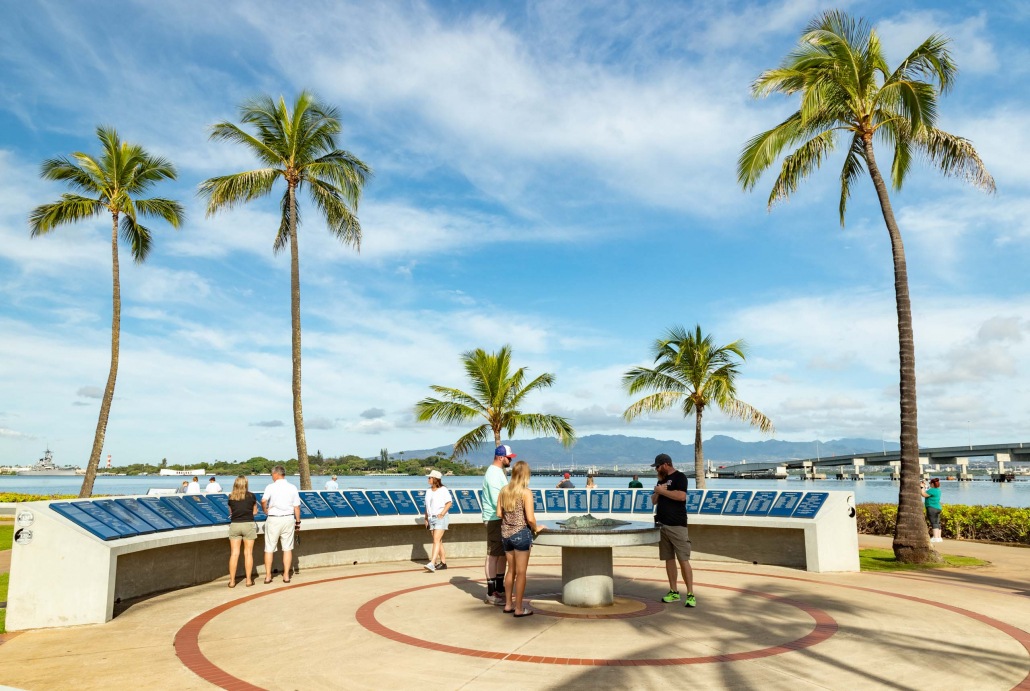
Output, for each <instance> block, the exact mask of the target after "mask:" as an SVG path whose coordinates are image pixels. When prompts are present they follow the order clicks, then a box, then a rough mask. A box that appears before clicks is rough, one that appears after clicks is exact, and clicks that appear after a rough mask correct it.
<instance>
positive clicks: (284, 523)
mask: <svg viewBox="0 0 1030 691" xmlns="http://www.w3.org/2000/svg"><path fill="white" fill-rule="evenodd" d="M294 520H295V519H294V517H293V516H292V515H290V516H269V517H268V518H267V519H266V520H265V552H274V551H275V543H276V542H278V541H279V540H282V543H283V551H284V552H289V551H291V550H292V549H293V521H294Z"/></svg>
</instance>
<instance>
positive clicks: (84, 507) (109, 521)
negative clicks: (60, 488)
mask: <svg viewBox="0 0 1030 691" xmlns="http://www.w3.org/2000/svg"><path fill="white" fill-rule="evenodd" d="M72 506H74V507H75V508H77V509H79V510H80V511H82V512H83V513H84V514H86V515H88V516H89V517H90V518H92V519H93V520H96V521H100V522H101V523H103V524H104V525H106V526H107V527H108V528H110V529H111V530H113V531H115V532H116V533H118V537H133V536H134V535H139V531H138V530H136V529H135V528H133V527H132V526H131V525H129V524H128V523H126V522H125V521H122V520H120V519H118V518H115V516H114V515H113V514H110V513H108V512H106V511H104V510H103V509H102V508H100V507H99V506H97V505H96V504H94V503H93V502H91V501H76V502H72Z"/></svg>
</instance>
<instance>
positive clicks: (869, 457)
mask: <svg viewBox="0 0 1030 691" xmlns="http://www.w3.org/2000/svg"><path fill="white" fill-rule="evenodd" d="M974 458H991V459H993V460H994V462H995V463H996V464H997V472H995V473H991V479H992V480H994V481H995V482H1011V481H1012V480H1013V479H1014V478H1015V477H1016V475H1017V474H1018V473H1017V472H1015V471H1014V470H1013V469H1012V467H1011V466H1013V465H1015V464H1021V463H1025V464H1030V442H1013V443H1011V444H980V445H970V446H942V447H937V448H929V449H920V450H919V469H920V475H924V476H925V475H928V474H929V472H928V471H929V467H930V466H931V465H933V466H940V465H956V466H958V468H959V472H958V475H957V478H958V479H959V480H971V479H972V475H970V473H969V461H970V459H974ZM864 466H889V467H890V469H891V479H892V480H897V479H900V478H901V451H882V452H880V453H854V454H845V455H842V456H826V457H821V458H798V459H791V460H787V461H765V462H755V463H739V464H737V465H730V466H725V467H721V468H719V469H718V470H717V471H716V472H715V475H714V477H719V478H760V477H786V476H787V471H788V470H801V471H802V477H803V478H804V479H806V480H823V479H826V473H823V472H819V469H831V468H832V469H835V470H836V472H835V476H836V477H837V479H841V480H862V479H864V474H863V473H862V468H863V467H864ZM1007 467H1008V469H1006V468H1007Z"/></svg>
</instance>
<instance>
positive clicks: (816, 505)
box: [791, 492, 830, 518]
mask: <svg viewBox="0 0 1030 691" xmlns="http://www.w3.org/2000/svg"><path fill="white" fill-rule="evenodd" d="M829 496H830V493H829V492H808V493H807V494H805V496H804V498H803V499H802V500H801V501H799V502H798V506H797V508H796V509H794V513H793V514H791V515H792V516H793V517H794V518H815V515H816V514H817V513H819V509H821V508H822V507H823V504H824V503H825V502H826V498H827V497H829Z"/></svg>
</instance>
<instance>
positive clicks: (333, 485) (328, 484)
mask: <svg viewBox="0 0 1030 691" xmlns="http://www.w3.org/2000/svg"><path fill="white" fill-rule="evenodd" d="M325 488H326V489H327V490H333V489H340V483H339V482H337V481H336V476H335V475H333V478H332V479H331V480H326V481H325Z"/></svg>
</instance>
